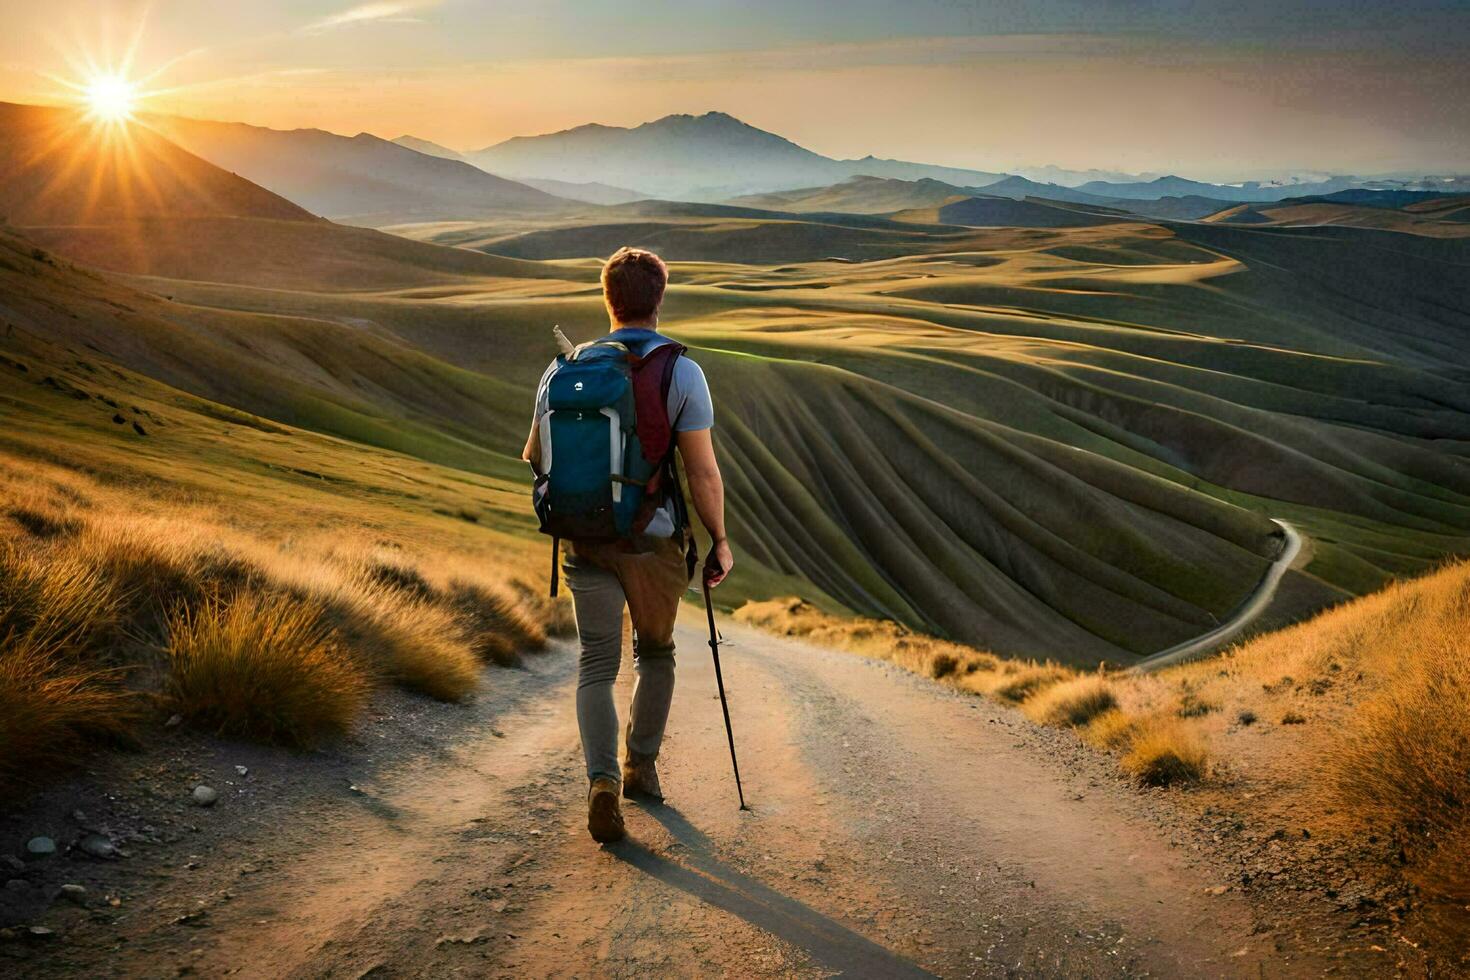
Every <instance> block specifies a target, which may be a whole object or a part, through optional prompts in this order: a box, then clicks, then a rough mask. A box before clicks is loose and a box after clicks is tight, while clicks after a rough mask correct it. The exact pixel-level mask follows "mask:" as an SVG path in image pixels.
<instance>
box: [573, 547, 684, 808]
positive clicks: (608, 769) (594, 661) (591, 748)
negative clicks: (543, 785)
mask: <svg viewBox="0 0 1470 980" xmlns="http://www.w3.org/2000/svg"><path fill="white" fill-rule="evenodd" d="M684 540H685V539H684V538H683V537H682V536H680V537H676V538H643V539H638V540H636V541H634V542H607V543H587V542H572V543H571V544H570V546H569V548H568V549H567V557H566V561H565V562H564V564H563V568H564V570H565V572H566V580H567V585H568V587H569V588H570V589H571V590H572V604H573V607H574V608H575V610H576V614H577V635H578V637H579V639H580V640H581V645H582V657H581V661H580V663H579V667H578V677H577V727H578V728H579V729H580V731H581V733H582V754H583V756H584V757H585V758H586V760H587V778H588V779H589V780H591V779H597V778H598V777H606V778H608V779H612V780H615V781H621V779H622V770H621V768H620V767H619V765H618V711H617V706H616V705H615V704H614V702H613V683H614V682H615V681H616V680H617V679H618V670H619V668H620V667H621V665H622V657H623V607H624V606H625V605H626V606H627V608H628V612H629V617H630V618H631V620H632V623H633V632H634V641H633V666H634V670H635V671H636V673H637V680H636V682H635V683H634V685H633V705H632V709H631V712H630V718H629V721H628V733H627V745H628V755H629V757H630V758H632V759H634V760H635V761H639V760H652V759H654V758H657V756H658V750H659V746H660V744H661V743H662V742H663V737H664V726H665V724H666V723H667V722H668V718H669V705H670V703H671V702H672V701H673V697H674V619H675V617H676V616H677V615H678V612H679V600H680V598H681V597H682V596H683V594H684V589H685V587H686V586H687V585H688V584H689V572H688V566H687V565H686V564H685V561H684Z"/></svg>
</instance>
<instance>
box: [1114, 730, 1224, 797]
mask: <svg viewBox="0 0 1470 980" xmlns="http://www.w3.org/2000/svg"><path fill="white" fill-rule="evenodd" d="M1119 764H1120V765H1121V766H1122V767H1123V771H1124V772H1126V773H1128V775H1130V776H1132V777H1133V778H1134V779H1135V780H1137V781H1138V782H1139V784H1141V785H1143V786H1171V785H1173V784H1175V783H1193V782H1198V781H1199V780H1200V779H1203V778H1204V777H1205V775H1206V774H1207V772H1208V766H1209V752H1208V750H1206V748H1205V745H1204V742H1203V741H1202V740H1201V738H1200V736H1199V734H1198V732H1196V731H1195V730H1194V729H1192V728H1189V727H1188V726H1186V725H1183V724H1180V723H1179V722H1178V721H1176V720H1173V719H1168V718H1153V719H1149V720H1148V721H1146V722H1144V723H1143V724H1141V725H1139V726H1137V727H1136V728H1135V729H1134V730H1133V732H1132V733H1131V734H1130V736H1129V738H1128V750H1127V751H1126V752H1124V753H1123V757H1122V759H1121V760H1120V763H1119Z"/></svg>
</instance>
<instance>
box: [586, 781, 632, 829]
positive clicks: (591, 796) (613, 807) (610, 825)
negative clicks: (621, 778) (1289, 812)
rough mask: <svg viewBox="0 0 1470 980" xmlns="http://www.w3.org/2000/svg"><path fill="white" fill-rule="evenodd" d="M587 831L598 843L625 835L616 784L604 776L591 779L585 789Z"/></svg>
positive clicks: (621, 808)
mask: <svg viewBox="0 0 1470 980" xmlns="http://www.w3.org/2000/svg"><path fill="white" fill-rule="evenodd" d="M587 832H588V833H589V834H591V835H592V839H593V840H595V841H597V843H599V844H611V843H613V842H614V841H620V840H622V839H623V838H624V837H626V836H627V834H628V831H627V829H626V828H624V826H623V807H622V804H621V803H619V802H618V784H617V782H616V781H615V780H611V779H608V778H607V777H606V776H599V777H597V778H596V779H594V780H592V788H591V789H589V790H588V791H587Z"/></svg>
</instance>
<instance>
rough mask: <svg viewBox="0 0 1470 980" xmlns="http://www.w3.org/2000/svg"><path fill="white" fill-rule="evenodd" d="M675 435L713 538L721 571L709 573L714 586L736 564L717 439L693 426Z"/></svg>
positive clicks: (702, 520) (698, 507)
mask: <svg viewBox="0 0 1470 980" xmlns="http://www.w3.org/2000/svg"><path fill="white" fill-rule="evenodd" d="M676 436H677V438H678V446H679V457H680V459H682V460H683V462H684V475H685V477H687V478H688V480H689V496H690V498H691V500H692V501H693V504H694V512H695V513H696V514H698V515H699V522H700V523H701V524H703V525H704V529H705V530H706V531H708V532H709V534H710V537H711V538H713V539H714V543H713V544H712V545H711V546H710V556H711V557H712V558H713V559H714V561H715V563H716V564H718V565H719V567H720V571H719V572H718V573H717V574H715V575H711V576H710V579H709V584H710V586H711V587H713V586H716V585H719V584H720V583H721V582H722V581H724V579H725V576H726V575H729V574H730V569H732V568H734V567H735V556H734V555H733V554H731V552H730V542H729V540H727V539H726V537H725V482H724V480H723V479H722V478H721V477H720V464H719V463H718V462H716V461H715V443H714V439H713V438H711V436H710V430H709V429H693V430H690V431H687V432H679V433H676Z"/></svg>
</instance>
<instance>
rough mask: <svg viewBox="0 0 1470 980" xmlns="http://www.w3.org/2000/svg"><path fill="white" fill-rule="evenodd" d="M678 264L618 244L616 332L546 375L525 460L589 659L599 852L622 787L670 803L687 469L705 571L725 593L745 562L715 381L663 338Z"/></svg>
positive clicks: (567, 354)
mask: <svg viewBox="0 0 1470 980" xmlns="http://www.w3.org/2000/svg"><path fill="white" fill-rule="evenodd" d="M668 278H669V273H668V268H667V267H666V266H665V265H664V263H663V260H662V259H660V258H659V257H658V256H657V255H655V254H653V253H652V252H648V251H645V250H643V249H636V248H622V249H619V250H618V251H617V253H616V254H615V255H613V257H612V258H610V259H608V260H607V263H606V264H605V265H604V266H603V268H602V295H603V301H604V303H605V304H606V306H607V313H608V319H609V320H610V321H611V324H612V328H613V329H612V333H610V334H609V335H608V336H606V337H603V338H601V339H600V340H596V341H593V342H591V343H587V344H582V345H581V346H579V347H575V348H573V347H572V346H571V344H570V343H568V342H566V340H565V337H563V336H561V335H560V332H559V331H558V340H559V342H561V343H562V345H563V353H562V355H561V356H560V357H558V358H557V359H556V360H555V361H553V362H552V364H551V366H550V367H549V368H547V369H546V373H545V374H544V375H543V376H542V378H541V384H540V386H539V387H538V389H537V392H536V411H535V417H534V420H533V422H532V425H531V433H530V436H529V437H528V438H527V440H526V449H525V452H524V453H523V458H525V459H526V460H527V461H528V462H530V463H531V467H532V469H533V470H534V471H535V473H536V490H535V495H534V499H535V504H536V511H537V515H538V516H539V517H540V518H541V524H542V530H543V531H546V532H547V533H549V534H551V535H552V536H553V551H552V590H553V593H554V592H555V590H556V575H557V568H556V541H557V540H558V539H560V538H565V539H566V545H567V548H566V558H565V561H564V562H563V568H564V570H565V574H566V580H567V584H568V585H569V586H570V587H571V590H572V600H573V607H574V609H575V611H576V617H577V635H578V637H579V639H580V641H581V646H582V655H581V661H580V664H579V668H578V679H577V726H578V728H579V729H580V730H581V734H582V753H583V755H584V756H585V757H586V761H587V778H588V781H589V782H590V784H591V786H590V789H589V791H588V797H587V829H588V831H589V832H590V833H591V834H592V838H593V839H594V840H596V841H598V842H600V843H610V842H612V841H616V840H620V839H621V838H622V837H623V836H624V833H625V831H624V827H623V814H622V808H621V805H620V802H619V799H618V794H619V789H620V788H621V792H622V795H624V796H627V797H629V798H633V797H638V796H643V797H648V798H651V799H655V800H661V799H663V795H662V792H661V790H660V789H659V783H658V771H657V769H656V768H655V760H656V759H657V758H658V751H659V744H660V743H661V742H662V741H663V735H664V725H665V723H666V722H667V720H668V717H669V704H670V702H671V700H672V699H673V694H674V618H675V616H676V615H677V614H678V610H679V600H680V598H681V597H682V596H683V594H684V590H685V588H687V587H688V584H689V581H690V579H691V578H692V576H693V573H694V567H695V565H696V564H697V561H698V557H697V554H696V551H695V546H694V541H693V534H692V532H691V529H690V526H689V520H688V509H687V507H686V505H685V501H684V499H683V494H682V492H681V490H680V484H679V476H678V468H677V466H676V463H675V450H677V451H678V457H679V459H680V460H682V462H683V468H684V473H685V476H686V477H687V479H688V483H689V493H690V496H691V497H692V498H693V504H694V510H695V511H696V512H697V513H698V515H699V519H700V522H701V523H702V524H704V527H705V529H706V530H707V531H708V532H709V534H710V537H711V538H712V539H713V544H712V546H711V549H712V550H711V554H710V558H709V561H708V563H707V566H706V569H707V570H706V572H705V574H706V576H707V580H708V582H709V584H710V585H712V586H713V585H717V584H718V583H719V582H720V581H721V580H723V579H724V578H725V576H726V575H728V574H729V572H730V569H731V568H732V567H733V566H734V563H735V562H734V558H733V557H732V556H731V554H730V544H729V542H728V541H727V540H726V539H725V488H724V483H723V482H722V481H721V479H720V469H719V466H718V465H717V464H716V462H715V453H714V444H713V442H712V441H711V439H710V427H711V426H712V425H714V405H713V403H712V401H711V399H710V392H709V385H708V384H707V383H706V381H705V378H704V372H703V371H701V370H700V368H699V365H697V364H695V363H694V361H693V360H691V359H690V358H689V357H688V356H687V355H686V354H685V351H684V348H683V346H682V345H680V344H677V343H676V342H675V341H673V340H670V339H669V338H668V337H665V336H663V335H662V334H660V333H659V332H658V313H659V306H660V305H661V303H662V302H663V296H664V289H665V287H666V286H667V285H668ZM625 605H626V606H627V609H628V613H629V618H630V619H631V620H632V624H633V634H634V637H633V658H634V668H635V671H636V674H637V680H636V682H635V684H634V687H633V703H632V706H631V708H630V711H629V718H628V724H627V728H626V732H625V738H626V747H625V754H624V757H623V764H622V767H621V770H620V769H619V766H618V714H617V708H616V706H615V705H614V703H613V682H614V681H616V680H617V676H618V668H619V666H620V663H621V660H622V640H623V608H624V606H625Z"/></svg>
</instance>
